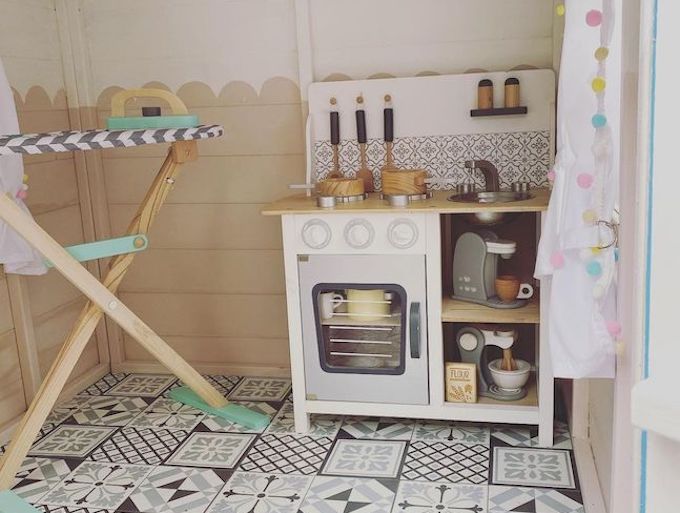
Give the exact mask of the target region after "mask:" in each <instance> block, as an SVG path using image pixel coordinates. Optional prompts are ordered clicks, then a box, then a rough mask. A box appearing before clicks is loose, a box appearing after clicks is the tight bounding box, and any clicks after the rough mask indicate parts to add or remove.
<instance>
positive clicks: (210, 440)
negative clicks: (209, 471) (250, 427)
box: [166, 432, 255, 469]
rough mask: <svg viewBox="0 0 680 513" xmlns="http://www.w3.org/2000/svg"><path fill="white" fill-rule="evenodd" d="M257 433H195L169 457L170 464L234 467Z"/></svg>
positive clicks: (168, 462)
mask: <svg viewBox="0 0 680 513" xmlns="http://www.w3.org/2000/svg"><path fill="white" fill-rule="evenodd" d="M253 440H255V435H248V434H236V433H200V432H199V433H193V434H192V435H191V436H190V437H189V438H188V439H187V440H186V441H185V442H184V443H183V444H182V446H181V447H180V448H179V449H177V450H176V451H175V453H174V454H173V455H172V456H171V457H170V458H168V460H167V462H166V463H167V464H169V465H182V466H189V467H206V468H223V469H232V468H234V467H235V466H236V465H237V464H238V462H239V460H240V459H241V457H242V456H243V455H244V454H245V452H246V451H247V449H248V448H249V447H250V444H251V443H252V442H253Z"/></svg>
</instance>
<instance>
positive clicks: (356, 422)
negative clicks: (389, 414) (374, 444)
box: [341, 417, 415, 440]
mask: <svg viewBox="0 0 680 513" xmlns="http://www.w3.org/2000/svg"><path fill="white" fill-rule="evenodd" d="M414 426H415V422H414V421H413V420H409V419H393V418H385V417H383V418H376V417H347V418H346V419H345V421H344V422H343V424H342V430H341V432H342V434H343V435H347V436H349V437H352V438H364V439H378V440H410V439H411V437H412V436H413V427H414Z"/></svg>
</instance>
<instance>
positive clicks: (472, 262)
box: [453, 230, 534, 308]
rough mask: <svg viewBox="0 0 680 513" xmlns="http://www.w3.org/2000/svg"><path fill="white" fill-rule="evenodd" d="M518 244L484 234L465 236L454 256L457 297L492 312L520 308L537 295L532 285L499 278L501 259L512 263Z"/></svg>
mask: <svg viewBox="0 0 680 513" xmlns="http://www.w3.org/2000/svg"><path fill="white" fill-rule="evenodd" d="M516 250H517V243H516V242H515V241H511V240H505V239H500V238H499V237H498V235H496V234H495V233H493V232H491V231H488V230H483V231H480V232H466V233H463V234H462V235H461V236H460V237H458V240H457V241H456V248H455V250H454V253H453V297H454V298H455V299H460V300H461V301H469V302H471V303H478V304H481V305H485V306H489V307H491V308H520V307H522V306H524V305H525V304H526V303H527V299H529V298H530V297H531V296H532V295H533V293H534V289H533V287H532V286H531V285H530V284H528V283H520V282H519V279H517V278H516V277H514V276H508V275H505V276H499V275H498V257H499V256H500V257H501V258H503V259H509V258H511V257H512V255H514V254H515V252H516Z"/></svg>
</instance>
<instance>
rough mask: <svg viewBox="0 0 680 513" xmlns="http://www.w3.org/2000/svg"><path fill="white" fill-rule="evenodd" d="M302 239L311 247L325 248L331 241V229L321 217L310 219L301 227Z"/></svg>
mask: <svg viewBox="0 0 680 513" xmlns="http://www.w3.org/2000/svg"><path fill="white" fill-rule="evenodd" d="M302 240H303V241H304V242H305V244H307V246H309V247H310V248H312V249H322V248H325V247H326V246H328V243H329V242H330V241H331V229H330V227H329V226H328V224H327V223H326V222H324V221H322V220H321V219H312V220H310V221H307V222H306V223H305V225H304V226H303V227H302Z"/></svg>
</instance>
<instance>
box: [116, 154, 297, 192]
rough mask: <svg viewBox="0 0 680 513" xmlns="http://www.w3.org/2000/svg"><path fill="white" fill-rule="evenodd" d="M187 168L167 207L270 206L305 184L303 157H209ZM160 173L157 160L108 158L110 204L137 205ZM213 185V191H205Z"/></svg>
mask: <svg viewBox="0 0 680 513" xmlns="http://www.w3.org/2000/svg"><path fill="white" fill-rule="evenodd" d="M202 149H203V145H201V146H199V155H200V157H199V159H198V160H197V161H195V162H190V163H189V164H186V165H185V167H184V168H183V169H182V174H181V175H180V177H179V179H178V180H177V183H176V185H175V188H174V189H173V191H172V193H170V196H169V197H168V203H266V202H269V201H273V200H275V199H279V198H281V197H282V196H285V195H286V194H289V193H290V190H289V189H288V185H289V184H291V183H302V182H304V180H305V158H304V156H303V155H252V156H226V155H225V156H209V155H203V154H201V150H202ZM157 170H158V158H157V157H154V158H134V159H122V158H120V159H107V161H106V169H105V171H106V192H107V195H108V198H109V201H110V202H111V203H112V204H125V203H138V202H139V201H141V200H142V198H143V197H144V194H145V193H146V190H147V187H148V185H149V184H150V183H151V180H153V177H154V176H155V174H156V172H157ZM206 184H209V186H206Z"/></svg>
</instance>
